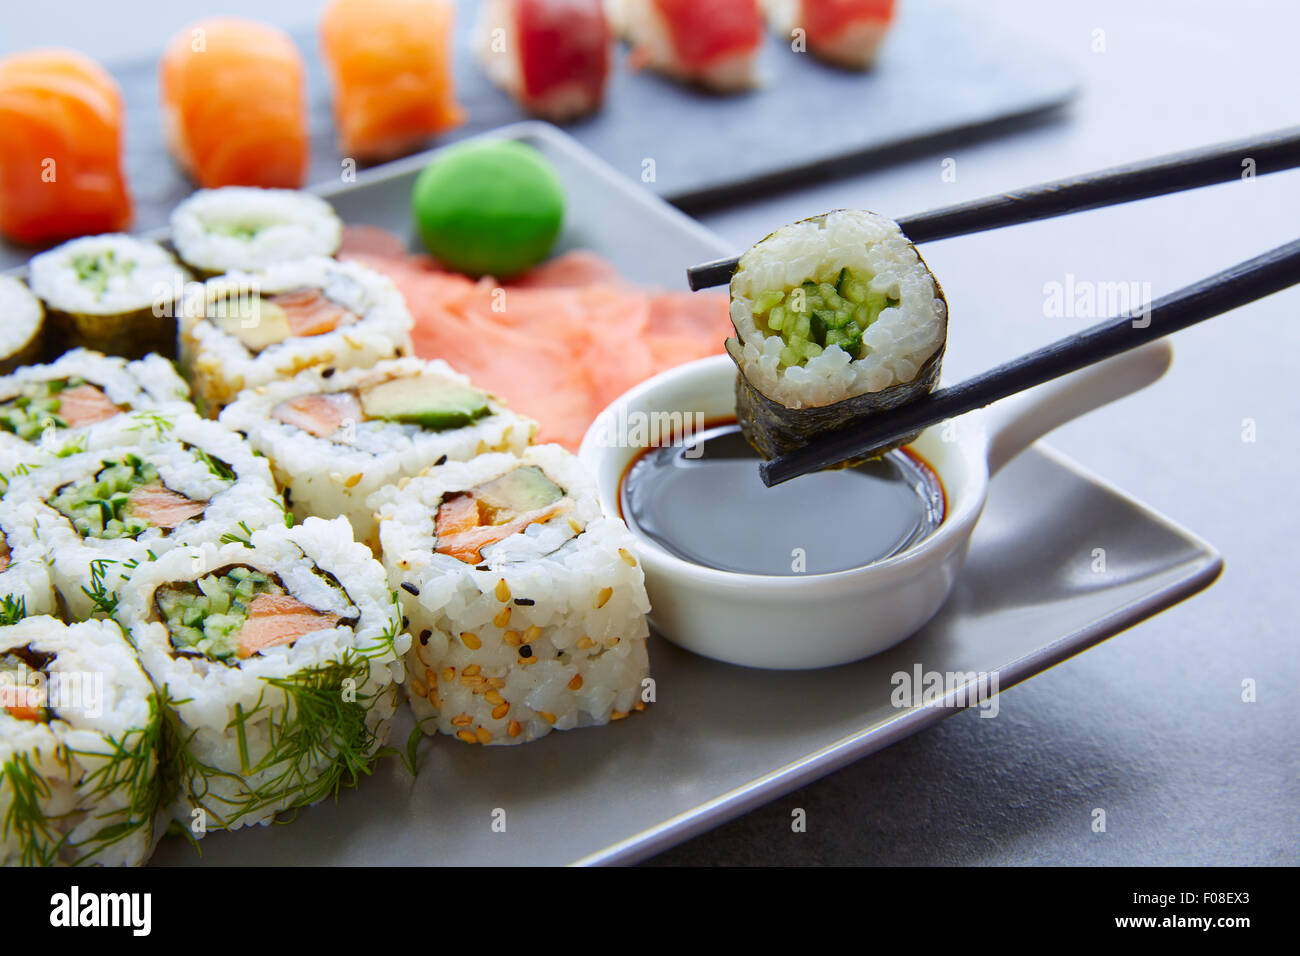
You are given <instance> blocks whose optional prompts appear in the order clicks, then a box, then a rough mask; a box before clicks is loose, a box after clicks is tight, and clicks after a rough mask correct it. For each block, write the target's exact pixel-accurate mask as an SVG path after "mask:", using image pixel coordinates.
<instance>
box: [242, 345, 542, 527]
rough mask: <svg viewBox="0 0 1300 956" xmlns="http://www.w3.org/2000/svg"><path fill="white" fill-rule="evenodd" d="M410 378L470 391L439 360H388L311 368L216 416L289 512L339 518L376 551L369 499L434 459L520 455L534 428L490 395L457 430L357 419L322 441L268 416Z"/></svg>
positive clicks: (463, 379) (253, 393)
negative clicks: (301, 401)
mask: <svg viewBox="0 0 1300 956" xmlns="http://www.w3.org/2000/svg"><path fill="white" fill-rule="evenodd" d="M416 376H421V377H431V378H437V379H442V380H444V381H446V382H448V383H454V384H456V385H460V386H464V387H472V386H471V385H470V380H469V378H468V377H466V376H464V375H461V374H460V373H458V372H456V371H454V370H453V369H452V367H451V366H450V365H448V364H447V363H446V362H443V361H440V360H434V361H424V360H422V359H416V358H405V359H394V360H391V361H386V362H380V363H379V364H377V365H375V366H374V367H373V368H370V369H346V370H343V371H339V372H335V373H333V374H331V375H329V376H326V375H324V374H323V370H321V369H309V370H307V371H304V372H300V373H299V374H298V375H297V376H295V377H294V378H292V379H290V380H288V381H279V382H272V383H271V384H269V385H263V386H261V387H259V388H255V389H249V390H247V391H244V392H241V393H240V395H239V398H238V400H237V401H236V402H234V404H232V405H229V406H228V407H227V408H226V409H225V410H224V411H223V412H222V413H221V422H222V424H224V425H226V426H227V427H229V428H231V429H233V430H235V431H237V432H240V433H242V434H244V435H247V436H248V440H249V442H250V443H251V444H252V446H253V448H254V449H255V450H256V451H258V452H260V453H262V454H263V455H265V456H266V457H267V458H268V459H269V460H270V462H271V466H272V468H273V470H274V474H275V477H276V480H277V481H279V482H280V485H281V486H282V487H284V488H285V489H287V491H288V499H289V504H290V507H291V508H292V509H293V510H294V512H295V514H298V515H315V516H316V517H320V518H332V517H335V516H337V515H343V516H345V517H346V518H347V519H348V520H349V521H350V522H351V524H352V530H353V531H354V532H355V533H356V536H357V539H358V540H360V541H364V542H366V543H367V544H371V545H372V546H373V547H374V548H375V549H376V550H378V543H379V542H378V540H377V537H376V535H377V531H378V526H377V525H376V522H375V518H374V514H373V512H372V511H371V509H370V506H369V505H368V504H367V499H368V498H369V497H370V495H372V494H374V493H375V492H376V491H378V490H379V489H380V488H383V487H384V486H386V485H391V484H394V483H396V482H398V481H400V480H401V479H403V478H409V477H412V476H414V475H417V474H419V473H420V472H422V471H424V470H425V469H426V468H429V467H431V466H433V465H435V464H437V463H438V462H440V461H444V460H448V461H465V460H468V459H470V458H473V457H474V456H475V455H480V454H483V453H485V452H492V451H513V452H522V451H523V450H524V449H525V448H526V447H528V444H529V442H530V441H532V438H533V435H534V434H536V432H537V423H536V422H534V421H532V420H531V419H528V418H524V417H523V416H521V415H516V414H515V413H514V412H511V411H509V410H508V409H507V408H506V407H505V406H504V405H503V404H501V402H500V401H498V400H497V399H495V398H493V397H492V396H488V398H489V403H488V407H489V409H490V412H489V414H488V415H486V416H484V417H482V418H479V419H477V420H476V421H474V422H471V423H470V424H468V425H465V426H463V427H460V428H449V429H444V430H433V429H427V428H423V427H421V426H419V425H408V424H401V423H397V422H388V421H377V420H376V421H365V420H362V421H356V422H348V423H345V424H344V425H343V426H342V427H340V428H339V429H338V430H337V431H336V432H335V433H334V434H333V435H331V436H330V437H328V438H320V437H317V436H316V435H313V434H312V433H311V432H308V431H305V430H303V429H301V428H299V427H298V426H297V425H290V424H286V423H285V422H282V421H280V420H279V419H277V418H276V417H275V415H274V411H275V409H276V408H277V407H278V406H279V405H280V404H282V403H284V402H288V401H292V400H294V399H297V398H302V397H303V396H309V395H321V394H333V393H341V392H363V391H364V390H365V389H367V388H370V387H373V386H376V385H379V384H381V383H385V382H391V381H396V380H399V379H407V378H414V377H416Z"/></svg>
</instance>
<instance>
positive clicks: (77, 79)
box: [0, 49, 131, 242]
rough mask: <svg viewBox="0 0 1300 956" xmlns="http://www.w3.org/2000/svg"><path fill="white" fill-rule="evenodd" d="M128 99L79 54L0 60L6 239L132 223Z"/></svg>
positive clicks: (1, 228)
mask: <svg viewBox="0 0 1300 956" xmlns="http://www.w3.org/2000/svg"><path fill="white" fill-rule="evenodd" d="M122 115H123V113H122V94H121V91H120V90H119V89H118V86H117V83H116V82H115V81H114V80H113V78H112V77H111V76H109V75H108V73H106V72H105V71H104V70H103V68H101V67H100V66H99V64H97V63H95V61H94V60H91V59H90V58H89V57H85V56H82V55H81V54H80V53H77V52H75V51H73V50H60V49H48V50H32V51H29V52H27V53H18V54H14V55H13V56H8V57H4V58H0V130H3V135H0V232H3V233H4V234H5V235H6V236H9V237H10V238H11V239H16V240H18V241H19V242H46V241H49V240H54V239H68V238H71V237H73V236H82V235H89V234H92V233H100V232H116V231H118V230H121V229H124V228H126V227H127V225H129V224H130V221H131V198H130V196H129V195H128V193H127V188H126V180H125V178H124V176H123V173H122Z"/></svg>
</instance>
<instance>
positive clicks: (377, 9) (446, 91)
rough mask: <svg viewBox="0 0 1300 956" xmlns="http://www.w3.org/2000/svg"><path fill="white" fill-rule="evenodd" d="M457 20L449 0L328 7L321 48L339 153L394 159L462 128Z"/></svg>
mask: <svg viewBox="0 0 1300 956" xmlns="http://www.w3.org/2000/svg"><path fill="white" fill-rule="evenodd" d="M455 17H456V10H455V6H454V5H453V4H452V2H451V0H331V2H330V3H329V4H328V5H327V6H326V7H325V12H324V13H323V14H322V15H321V21H320V45H321V55H322V57H323V58H324V60H325V64H326V67H327V68H328V70H329V73H330V79H331V82H332V84H333V87H334V122H335V126H336V127H337V128H338V139H339V152H341V153H342V154H343V155H344V156H349V157H354V158H356V159H360V160H363V161H367V162H369V161H376V160H383V159H392V158H393V157H395V156H400V155H402V154H403V153H407V152H411V151H413V150H415V149H418V148H419V147H420V146H422V145H424V143H425V142H426V141H427V140H429V139H431V138H432V137H434V136H437V135H438V134H439V133H443V132H445V131H447V130H449V129H452V128H454V127H456V126H459V125H460V124H461V123H463V122H465V111H464V110H462V109H461V108H460V104H458V103H457V102H456V97H455V90H454V85H453V82H452V70H451V39H452V37H451V33H452V26H453V25H454V23H455Z"/></svg>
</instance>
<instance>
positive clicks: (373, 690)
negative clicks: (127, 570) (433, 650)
mask: <svg viewBox="0 0 1300 956" xmlns="http://www.w3.org/2000/svg"><path fill="white" fill-rule="evenodd" d="M127 620H128V621H129V630H130V635H131V641H132V642H133V644H134V645H135V647H136V650H137V651H138V652H139V656H140V662H141V663H142V664H143V665H144V669H145V670H146V671H147V672H148V674H149V676H150V678H152V680H153V682H154V684H155V686H157V687H158V689H159V691H160V692H161V693H162V695H163V697H164V706H165V711H166V715H167V726H168V738H167V739H168V753H169V755H170V759H169V761H168V766H167V772H168V773H169V775H170V776H171V778H172V779H173V780H174V781H175V783H176V784H177V786H178V790H179V793H178V796H177V797H176V799H175V801H174V802H172V803H171V804H170V806H168V807H167V812H168V814H169V815H170V816H171V817H172V818H173V819H175V820H177V821H179V822H180V823H181V825H182V826H184V827H185V828H186V829H187V830H189V831H190V832H191V833H193V834H194V835H195V836H202V835H203V833H204V832H207V831H210V830H214V829H228V830H233V829H238V828H240V827H245V826H251V825H254V824H259V823H262V824H264V823H269V822H270V821H271V819H272V817H274V816H275V814H276V813H278V812H280V811H283V810H288V809H291V808H295V807H304V806H307V805H309V804H312V803H315V802H317V801H318V800H321V799H323V798H325V797H327V796H331V795H333V794H335V793H336V792H337V791H338V790H339V788H340V787H341V786H342V785H344V784H348V785H351V784H354V783H355V782H356V779H357V777H358V776H359V775H360V774H364V773H368V772H369V768H370V765H371V763H372V762H373V760H374V759H375V756H376V752H377V751H378V749H379V748H380V747H382V746H383V745H384V743H385V742H386V741H387V738H388V733H389V728H390V723H391V718H392V715H393V713H394V711H395V709H396V703H397V696H398V691H397V683H396V682H397V681H398V680H400V677H401V655H402V654H404V653H405V651H406V648H407V644H408V643H409V642H410V638H409V636H407V635H406V634H405V633H403V630H402V620H401V613H400V611H399V609H398V607H397V604H396V602H395V600H394V598H393V594H392V592H391V591H390V590H389V589H388V586H387V583H386V582H385V580H384V571H383V568H382V567H380V565H379V562H377V561H375V560H374V558H373V557H371V555H370V552H369V551H368V550H366V548H365V546H364V545H360V544H357V543H355V542H354V541H353V540H352V529H351V528H349V527H348V523H347V521H346V520H345V519H343V518H337V519H335V520H334V521H322V520H320V519H317V518H308V519H307V520H306V521H305V522H303V524H301V525H299V526H298V527H295V528H291V529H290V528H285V527H279V528H272V529H268V530H264V531H258V532H255V533H254V534H252V535H250V536H249V537H248V538H247V539H246V540H245V541H244V542H239V543H231V544H227V545H224V546H221V547H215V546H213V545H205V546H203V547H199V548H193V547H185V548H178V549H176V550H174V551H171V552H169V553H168V554H165V555H163V556H162V557H160V558H159V559H158V560H157V561H150V562H145V563H142V564H141V565H140V566H139V567H138V568H137V569H136V571H135V573H134V574H133V575H132V577H131V586H130V597H129V599H128V603H127Z"/></svg>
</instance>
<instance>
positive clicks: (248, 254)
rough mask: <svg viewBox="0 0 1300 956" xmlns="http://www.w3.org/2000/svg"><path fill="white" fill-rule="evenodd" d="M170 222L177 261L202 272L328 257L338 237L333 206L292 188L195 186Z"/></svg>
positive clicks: (340, 234) (340, 236)
mask: <svg viewBox="0 0 1300 956" xmlns="http://www.w3.org/2000/svg"><path fill="white" fill-rule="evenodd" d="M171 227H172V228H171V238H172V243H173V244H174V245H175V246H176V252H177V253H178V254H179V255H180V257H181V260H182V261H183V262H184V263H185V264H186V265H187V266H189V267H190V268H191V269H193V270H194V271H195V272H197V273H199V274H200V275H206V276H212V275H220V274H221V273H223V272H232V271H235V270H241V271H244V272H252V271H256V270H257V269H265V268H266V267H267V266H270V265H274V264H275V263H277V262H287V261H289V260H291V259H306V258H308V257H310V256H332V255H334V253H336V252H338V251H339V245H340V243H342V241H343V222H342V220H340V219H339V217H338V216H337V215H336V214H335V212H334V207H333V206H331V205H330V204H329V203H327V202H326V201H325V200H324V199H321V198H320V197H319V196H313V195H312V194H311V193H304V192H298V191H297V190H293V189H255V188H252V187H243V186H225V187H223V188H221V189H201V190H199V191H198V192H196V193H195V194H194V195H192V196H191V197H190V198H189V199H186V200H185V201H184V202H182V203H181V204H180V205H179V206H177V207H176V210H175V212H173V213H172V218H171Z"/></svg>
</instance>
